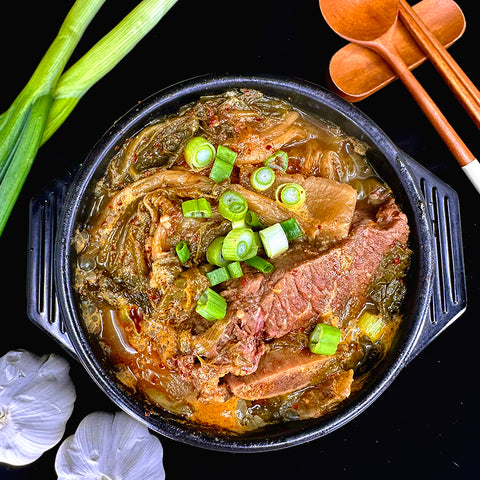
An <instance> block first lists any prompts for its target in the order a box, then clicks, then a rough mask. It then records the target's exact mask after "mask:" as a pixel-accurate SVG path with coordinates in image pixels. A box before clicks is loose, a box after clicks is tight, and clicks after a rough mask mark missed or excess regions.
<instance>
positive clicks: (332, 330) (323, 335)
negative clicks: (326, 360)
mask: <svg viewBox="0 0 480 480" xmlns="http://www.w3.org/2000/svg"><path fill="white" fill-rule="evenodd" d="M341 338H342V331H341V330H340V329H339V328H337V327H334V326H333V325H328V324H326V323H317V325H316V326H315V328H314V329H313V331H312V333H311V334H310V341H309V347H310V351H311V352H312V353H318V354H321V355H333V354H334V353H335V352H336V351H337V346H338V344H339V343H340V339H341Z"/></svg>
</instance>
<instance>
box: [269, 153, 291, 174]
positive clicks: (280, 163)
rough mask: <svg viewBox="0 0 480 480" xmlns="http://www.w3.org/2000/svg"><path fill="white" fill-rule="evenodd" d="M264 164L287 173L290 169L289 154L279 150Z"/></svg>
mask: <svg viewBox="0 0 480 480" xmlns="http://www.w3.org/2000/svg"><path fill="white" fill-rule="evenodd" d="M263 164H264V165H265V166H266V167H270V168H273V169H274V170H280V171H281V172H286V171H287V167H288V154H287V152H284V151H283V150H278V151H276V152H275V153H274V154H273V155H272V156H271V157H268V158H267V159H266V160H265V162H263Z"/></svg>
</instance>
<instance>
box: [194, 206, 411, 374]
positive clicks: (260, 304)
mask: <svg viewBox="0 0 480 480" xmlns="http://www.w3.org/2000/svg"><path fill="white" fill-rule="evenodd" d="M408 235H409V227H408V223H407V218H406V216H405V215H404V214H403V213H402V212H401V211H400V210H399V208H398V206H397V205H396V204H395V202H394V201H393V199H392V200H389V201H388V202H387V203H386V204H385V205H383V206H382V207H380V209H379V210H378V212H377V214H376V218H375V219H365V218H364V219H362V220H361V221H360V222H359V223H357V224H356V225H355V226H354V227H353V228H352V230H351V231H350V233H349V235H348V237H347V238H346V239H344V240H342V241H340V242H338V243H336V244H335V245H334V246H333V247H331V248H330V249H328V250H324V251H318V250H314V249H313V248H312V247H307V246H305V245H304V244H303V243H299V244H298V245H297V246H296V247H293V248H291V249H290V250H289V251H288V252H287V253H285V254H284V255H282V256H280V257H278V258H276V259H274V260H273V263H274V264H275V269H274V271H273V272H272V273H271V274H268V275H265V274H263V273H250V274H247V275H245V276H244V277H242V278H241V279H238V280H236V281H234V282H232V284H231V285H230V287H229V288H228V289H227V290H225V291H224V292H222V294H223V295H224V297H225V298H226V299H227V301H228V304H229V306H228V310H227V315H226V317H225V318H224V319H223V320H220V321H217V322H215V323H214V324H213V325H212V326H211V327H210V328H209V329H208V330H207V332H205V333H204V334H202V335H199V336H197V337H196V338H195V340H194V341H193V344H192V351H193V352H195V353H196V354H201V355H202V356H203V357H204V358H205V359H206V361H207V362H208V364H209V365H212V364H215V365H217V366H218V367H219V371H220V370H221V371H222V376H223V375H224V374H225V373H226V371H225V370H227V371H229V373H232V374H233V375H237V376H238V375H249V374H252V373H253V372H255V371H256V370H257V367H258V365H259V361H260V358H261V357H262V355H263V353H264V351H265V343H264V342H265V340H266V339H268V338H280V337H282V336H284V335H286V334H287V333H289V332H292V331H295V330H298V329H309V328H311V326H313V324H315V323H316V322H318V319H319V317H320V318H324V319H328V321H329V322H330V323H334V324H336V325H337V326H339V327H340V328H345V327H346V326H347V325H348V321H349V320H350V319H352V318H355V316H356V314H357V313H358V310H359V309H360V308H361V306H362V305H363V304H364V302H365V300H366V295H367V289H368V285H369V282H370V280H371V279H372V277H373V275H374V274H375V272H376V270H377V268H378V266H379V265H380V263H381V261H382V259H383V257H384V256H385V255H386V254H387V253H388V252H389V251H390V250H391V249H392V248H393V247H394V246H395V245H397V244H404V243H406V242H407V240H408ZM225 366H227V369H225ZM199 368H202V367H201V366H200V367H199Z"/></svg>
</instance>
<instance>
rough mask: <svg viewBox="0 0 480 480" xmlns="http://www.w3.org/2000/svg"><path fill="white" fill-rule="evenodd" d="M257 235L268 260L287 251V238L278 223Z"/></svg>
mask: <svg viewBox="0 0 480 480" xmlns="http://www.w3.org/2000/svg"><path fill="white" fill-rule="evenodd" d="M258 233H259V235H260V239H261V240H262V244H263V248H264V250H265V253H266V254H267V256H268V257H269V258H273V257H276V256H277V255H280V254H281V253H283V252H285V251H287V250H288V238H287V235H286V234H285V232H284V231H283V228H282V226H281V225H280V224H279V223H274V224H273V225H271V226H270V227H267V228H264V229H263V230H260V231H259V232H258Z"/></svg>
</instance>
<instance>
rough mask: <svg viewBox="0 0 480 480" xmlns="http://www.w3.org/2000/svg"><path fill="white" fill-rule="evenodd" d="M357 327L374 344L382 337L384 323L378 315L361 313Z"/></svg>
mask: <svg viewBox="0 0 480 480" xmlns="http://www.w3.org/2000/svg"><path fill="white" fill-rule="evenodd" d="M357 326H358V328H359V329H360V330H361V331H362V332H363V333H365V334H366V335H368V336H369V337H370V339H371V340H372V342H376V341H377V340H378V339H379V338H380V337H381V336H382V333H383V329H384V328H385V323H384V321H383V319H382V317H381V316H380V315H375V314H374V313H370V312H363V313H362V314H361V315H360V318H359V319H358V322H357Z"/></svg>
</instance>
